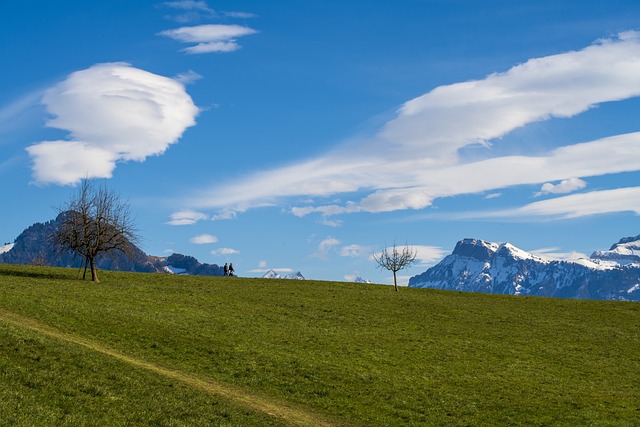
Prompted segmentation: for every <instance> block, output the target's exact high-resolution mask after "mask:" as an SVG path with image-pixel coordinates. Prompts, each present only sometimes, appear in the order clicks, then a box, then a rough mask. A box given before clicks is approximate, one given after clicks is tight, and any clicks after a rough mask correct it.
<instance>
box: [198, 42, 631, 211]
mask: <svg viewBox="0 0 640 427" xmlns="http://www.w3.org/2000/svg"><path fill="white" fill-rule="evenodd" d="M638 95H640V32H627V33H621V34H619V35H618V36H616V37H614V38H611V39H607V40H600V41H598V42H597V43H595V44H593V45H591V46H589V47H586V48H584V49H582V50H579V51H572V52H567V53H562V54H558V55H552V56H547V57H543V58H536V59H531V60H529V61H527V62H525V63H523V64H520V65H517V66H514V67H512V68H511V69H510V70H508V71H506V72H504V73H495V74H491V75H489V76H487V77H486V78H485V79H482V80H476V81H469V82H462V83H456V84H452V85H447V86H441V87H437V88H435V89H434V90H432V91H430V92H429V93H427V94H425V95H422V96H420V97H417V98H415V99H412V100H410V101H408V102H406V103H405V104H404V105H403V106H402V107H401V108H400V109H399V110H398V112H397V115H396V117H395V118H394V119H392V120H390V121H389V122H388V123H386V124H385V125H384V126H383V127H382V129H381V130H380V132H379V133H378V134H377V135H376V136H374V137H372V138H369V139H364V140H361V141H359V142H358V143H354V144H350V145H349V146H348V147H345V148H342V149H336V150H334V151H332V152H331V153H329V154H327V155H326V156H323V157H319V158H315V159H311V160H308V161H303V162H299V163H297V164H293V165H289V166H286V167H282V168H278V169H273V170H268V171H262V172H257V173H253V174H252V175H250V176H247V177H246V178H244V179H242V180H239V181H236V182H234V183H225V184H224V186H223V187H217V188H213V189H210V190H209V191H207V192H206V193H203V194H202V197H200V198H199V200H197V201H192V202H193V203H194V205H195V206H198V207H199V208H201V209H205V208H206V209H212V208H213V209H221V208H227V209H228V208H230V207H232V206H235V205H242V206H243V208H244V209H248V208H250V207H254V206H259V205H264V203H266V202H268V203H277V202H278V201H281V200H282V199H284V198H292V197H301V196H312V197H314V198H316V200H319V199H320V198H321V197H329V196H333V195H336V194H343V195H344V194H346V195H348V196H349V199H350V200H346V201H344V202H342V203H336V202H332V203H331V204H316V203H317V202H316V203H313V202H309V203H305V205H303V206H294V207H293V208H291V213H292V214H293V215H296V216H305V215H309V214H311V213H319V214H321V215H322V216H323V217H329V216H334V215H342V214H347V213H357V212H389V211H394V210H400V209H423V208H425V207H427V206H429V205H431V204H432V203H433V201H434V200H436V199H438V198H442V197H449V196H455V195H461V194H475V193H486V192H492V194H497V193H496V190H499V189H504V188H507V187H509V186H515V185H525V184H526V185H534V184H536V185H537V184H543V183H545V182H547V183H548V182H551V181H563V180H566V181H567V182H566V183H565V184H561V185H560V186H557V187H554V188H555V190H557V191H558V190H561V189H562V190H567V189H568V188H570V187H572V188H574V189H576V188H577V187H576V185H579V182H578V181H575V179H576V178H575V177H583V178H585V177H593V176H601V175H607V174H614V173H620V172H628V171H638V170H640V133H630V134H626V135H617V136H612V137H609V138H603V139H599V140H595V141H591V142H585V143H581V144H575V145H568V146H564V147H559V148H555V149H552V150H550V151H548V152H547V153H536V155H535V156H526V155H520V156H505V155H500V154H498V153H496V152H494V150H493V149H492V148H491V145H490V142H491V140H493V139H496V138H499V137H502V136H504V135H506V134H507V133H509V132H511V131H513V130H514V129H517V128H519V127H522V126H525V125H527V124H529V123H532V122H536V121H541V120H548V119H551V118H554V117H572V116H575V115H577V114H579V113H581V112H584V111H586V110H588V109H590V108H592V107H593V106H595V105H597V104H599V103H604V102H609V101H616V100H622V99H626V98H631V97H636V96H638ZM475 144H483V145H484V146H485V147H486V148H484V149H483V153H484V156H485V158H483V159H480V160H468V159H465V158H464V156H463V155H461V151H460V150H461V149H463V148H465V147H468V146H471V145H475ZM476 158H477V157H476ZM627 204H633V202H631V201H628V202H627ZM630 210H633V209H630Z"/></svg>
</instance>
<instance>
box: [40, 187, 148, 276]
mask: <svg viewBox="0 0 640 427" xmlns="http://www.w3.org/2000/svg"><path fill="white" fill-rule="evenodd" d="M59 211H60V212H59V213H60V214H61V217H62V221H61V224H60V226H59V227H58V229H57V230H56V231H55V232H54V234H53V236H52V241H53V242H54V243H56V244H57V245H58V247H60V248H62V249H65V250H71V251H73V252H75V253H77V254H79V255H80V256H82V257H83V258H84V259H85V260H86V261H87V262H88V263H89V264H90V265H91V278H92V280H93V281H96V282H97V281H98V275H97V269H96V266H95V259H96V257H97V256H98V255H99V254H101V253H106V252H111V251H121V252H123V253H124V254H125V255H130V254H131V249H132V248H133V243H134V242H137V241H138V240H139V238H138V234H137V230H136V228H135V225H134V221H133V219H132V218H131V213H130V209H129V206H128V204H126V203H123V202H122V201H120V198H119V197H118V195H117V194H116V193H115V192H113V191H111V190H108V189H107V188H105V187H104V186H100V187H99V188H97V189H96V188H95V186H94V183H93V182H92V181H89V180H88V179H84V180H83V181H82V183H81V185H80V188H79V189H78V192H77V194H76V195H75V196H73V197H72V198H71V199H70V200H69V201H68V202H67V203H66V205H64V207H63V208H62V209H60V210H59Z"/></svg>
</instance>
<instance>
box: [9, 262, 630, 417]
mask: <svg viewBox="0 0 640 427" xmlns="http://www.w3.org/2000/svg"><path fill="white" fill-rule="evenodd" d="M100 274H101V276H100V278H101V283H99V284H95V283H91V282H83V281H81V280H78V271H77V270H69V269H56V268H47V267H27V266H14V265H0V426H78V425H82V426H134V425H149V426H218V425H220V426H280V425H311V426H316V425H318V426H320V425H353V426H404V425H415V426H422V425H427V426H428V425H452V426H456V425H458V426H476V425H477V426H495V425H526V426H530V425H536V426H537V425H540V426H542V425H567V426H638V425H640V304H637V303H625V302H607V301H579V300H560V299H545V298H530V297H511V296H502V295H485V294H469V293H457V292H444V291H435V290H428V289H406V288H404V289H400V292H397V293H396V292H394V291H393V288H392V287H388V286H382V285H364V284H353V283H333V282H320V281H288V280H270V279H243V278H227V277H195V276H171V275H160V274H140V273H138V274H135V273H115V272H108V271H102V272H100Z"/></svg>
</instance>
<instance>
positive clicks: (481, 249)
mask: <svg viewBox="0 0 640 427" xmlns="http://www.w3.org/2000/svg"><path fill="white" fill-rule="evenodd" d="M409 287H414V288H437V289H448V290H458V291H467V292H486V293H498V294H512V295H538V296H550V297H563V298H584V299H606V300H632V301H640V236H637V237H630V238H625V239H621V240H620V242H618V243H617V244H615V245H613V246H612V247H611V249H610V250H608V251H595V252H594V253H593V254H592V255H591V257H590V258H589V259H579V260H575V261H560V260H548V259H545V258H542V257H539V256H536V255H533V254H531V253H528V252H526V251H523V250H521V249H518V248H517V247H515V246H513V245H511V244H509V243H492V242H486V241H483V240H478V239H464V240H461V241H459V242H458V243H457V245H456V247H455V249H454V250H453V253H452V254H451V255H448V256H447V257H445V258H444V259H443V260H442V261H441V262H440V263H439V264H437V265H435V266H434V267H432V268H430V269H428V270H427V271H425V272H424V273H422V274H420V275H417V276H414V277H412V278H411V279H409Z"/></svg>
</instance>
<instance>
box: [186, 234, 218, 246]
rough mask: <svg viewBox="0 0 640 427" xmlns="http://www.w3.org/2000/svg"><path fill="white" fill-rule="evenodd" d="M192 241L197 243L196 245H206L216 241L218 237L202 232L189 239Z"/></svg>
mask: <svg viewBox="0 0 640 427" xmlns="http://www.w3.org/2000/svg"><path fill="white" fill-rule="evenodd" d="M189 241H190V242H191V243H195V244H196V245H205V244H209V243H216V242H217V241H218V238H217V237H216V236H213V235H211V234H200V235H199V236H195V237H192V238H191V239H189Z"/></svg>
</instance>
